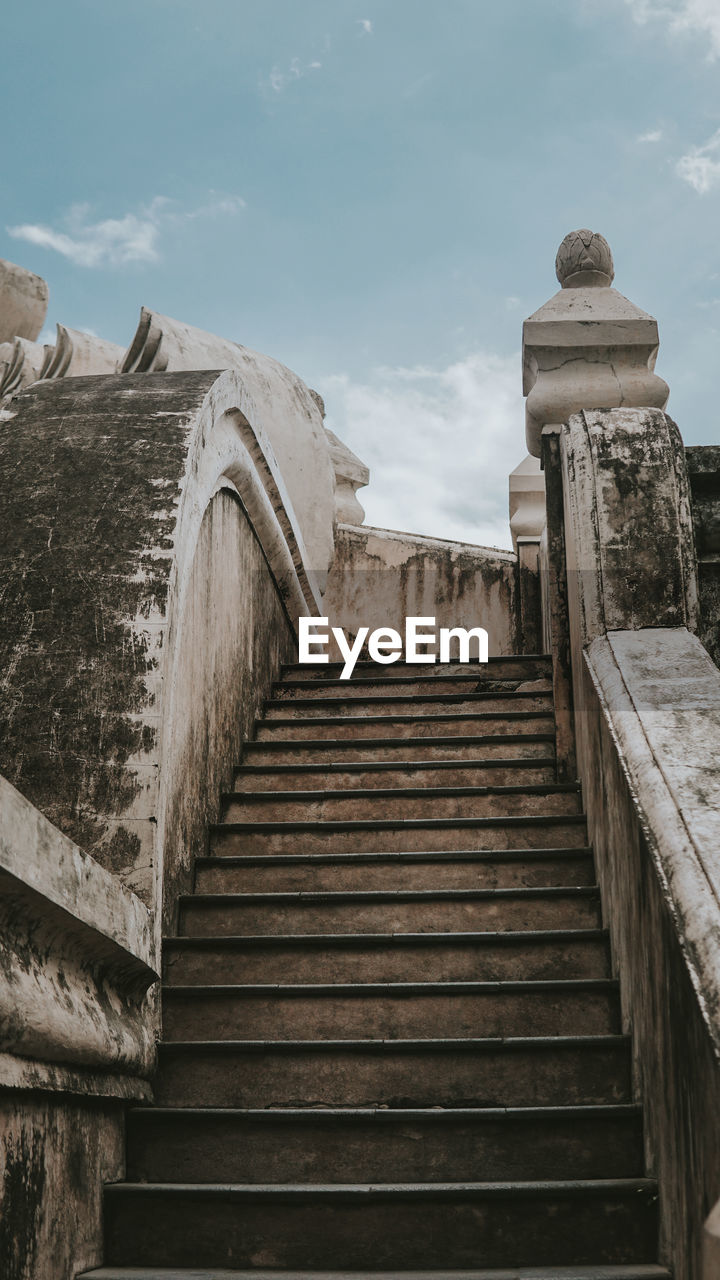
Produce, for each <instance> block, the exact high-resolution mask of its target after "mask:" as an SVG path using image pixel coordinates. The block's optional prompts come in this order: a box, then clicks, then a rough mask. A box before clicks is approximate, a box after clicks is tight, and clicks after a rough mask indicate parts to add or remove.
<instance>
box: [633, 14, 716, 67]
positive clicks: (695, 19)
mask: <svg viewBox="0 0 720 1280" xmlns="http://www.w3.org/2000/svg"><path fill="white" fill-rule="evenodd" d="M625 3H626V4H627V5H628V6H629V8H630V9H631V11H632V14H633V17H634V18H635V21H636V22H639V23H646V22H650V21H652V20H655V19H660V20H662V21H664V22H665V23H666V24H667V26H668V29H669V31H670V33H671V34H672V35H675V34H682V33H684V32H690V33H691V34H694V35H699V36H704V37H706V38H707V39H708V40H709V48H708V57H709V58H710V59H714V58H718V57H720V0H669V2H668V3H664V2H663V0H625Z"/></svg>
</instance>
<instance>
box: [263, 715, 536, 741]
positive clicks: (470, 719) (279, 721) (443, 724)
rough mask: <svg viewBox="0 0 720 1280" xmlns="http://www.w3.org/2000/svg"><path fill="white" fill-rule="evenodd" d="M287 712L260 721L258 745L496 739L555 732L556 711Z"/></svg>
mask: <svg viewBox="0 0 720 1280" xmlns="http://www.w3.org/2000/svg"><path fill="white" fill-rule="evenodd" d="M287 710H288V709H287V708H286V709H285V714H284V715H282V716H280V715H278V716H276V717H275V718H274V719H267V718H265V719H262V720H259V721H258V723H257V726H256V733H255V738H256V741H257V742H269V741H280V742H298V741H305V740H315V741H324V740H327V739H335V738H350V739H351V740H353V741H354V740H356V739H358V738H378V737H384V738H437V737H468V736H472V735H473V734H475V735H477V734H485V735H487V736H493V735H497V734H508V733H510V732H512V733H514V734H517V735H522V734H523V733H552V732H554V729H555V721H554V718H553V714H552V712H551V711H465V712H454V711H446V712H432V714H431V713H430V712H429V711H427V712H425V713H424V714H423V713H420V711H419V710H418V713H416V714H414V715H413V714H408V715H401V714H400V713H399V712H393V713H392V714H388V715H377V714H374V715H366V716H349V715H335V716H333V715H320V714H318V715H315V716H299V715H288V714H287Z"/></svg>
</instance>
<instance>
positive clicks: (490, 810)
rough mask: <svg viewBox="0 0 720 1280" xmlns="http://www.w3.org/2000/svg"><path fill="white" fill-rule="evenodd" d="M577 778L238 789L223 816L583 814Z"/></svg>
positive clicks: (329, 818) (244, 819)
mask: <svg viewBox="0 0 720 1280" xmlns="http://www.w3.org/2000/svg"><path fill="white" fill-rule="evenodd" d="M581 808H582V798H581V795H580V788H579V786H577V785H576V784H575V783H544V784H541V785H540V786H515V787H443V786H440V787H430V786H427V787H395V788H392V789H387V788H382V789H380V788H360V787H355V788H353V789H351V790H347V791H335V790H331V791H327V790H324V789H316V790H308V791H282V790H278V791H272V792H268V791H244V792H242V791H240V792H238V791H235V792H228V793H226V794H225V795H224V796H223V821H224V822H230V823H238V824H239V823H254V822H343V821H347V820H348V819H351V820H354V819H357V820H359V821H361V822H362V821H367V820H372V819H374V818H385V819H388V820H389V819H391V818H395V819H398V820H404V819H405V818H473V817H474V818H488V817H496V818H497V817H523V816H530V815H533V814H536V813H541V814H545V815H550V814H567V813H580V811H581Z"/></svg>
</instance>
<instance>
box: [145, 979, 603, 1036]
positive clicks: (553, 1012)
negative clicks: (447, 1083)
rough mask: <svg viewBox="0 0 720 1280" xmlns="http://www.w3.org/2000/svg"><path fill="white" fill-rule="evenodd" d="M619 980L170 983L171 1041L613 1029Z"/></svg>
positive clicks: (167, 1023) (167, 1028) (166, 1013)
mask: <svg viewBox="0 0 720 1280" xmlns="http://www.w3.org/2000/svg"><path fill="white" fill-rule="evenodd" d="M619 1031H620V1014H619V1005H618V992H617V984H616V983H615V982H613V981H612V980H609V979H606V978H585V979H578V980H568V981H552V982H548V981H545V982H459V983H449V982H445V983H443V982H427V983H422V982H408V983H370V984H362V983H348V984H340V983H334V984H333V983H328V984H322V985H320V984H318V985H302V984H295V985H280V984H278V985H272V984H265V983H263V984H261V985H258V986H184V987H180V986H166V987H164V988H163V1034H164V1036H165V1038H166V1039H169V1040H238V1039H242V1038H244V1037H247V1039H249V1040H259V1039H264V1038H266V1037H268V1036H273V1038H274V1039H278V1040H295V1039H297V1038H298V1037H299V1036H306V1037H309V1038H312V1039H314V1040H337V1039H338V1038H339V1037H342V1038H343V1039H345V1038H347V1039H393V1038H397V1039H415V1038H418V1037H422V1036H427V1035H428V1033H429V1032H432V1033H433V1035H434V1036H440V1037H449V1038H451V1039H458V1038H462V1037H463V1036H472V1037H483V1038H486V1037H488V1036H501V1037H504V1036H562V1035H570V1034H571V1033H572V1034H576V1035H617V1034H618V1032H619Z"/></svg>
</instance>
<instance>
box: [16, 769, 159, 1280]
mask: <svg viewBox="0 0 720 1280" xmlns="http://www.w3.org/2000/svg"><path fill="white" fill-rule="evenodd" d="M0 887H1V889H2V892H1V893H0V952H1V953H2V965H0V1095H1V1099H0V1148H1V1150H2V1166H3V1170H4V1179H3V1188H2V1213H0V1258H2V1259H3V1275H4V1276H6V1277H8V1280H19V1278H22V1280H30V1278H31V1277H32V1278H33V1280H35V1278H36V1277H37V1278H38V1280H39V1277H48V1280H56V1278H58V1280H59V1278H60V1277H62V1278H63V1280H65V1277H71V1276H74V1275H75V1273H76V1270H82V1269H84V1268H85V1267H87V1266H91V1265H93V1264H95V1263H97V1261H98V1260H99V1256H100V1255H99V1223H100V1221H101V1208H102V1206H101V1194H102V1184H103V1182H104V1181H113V1180H116V1179H117V1178H120V1177H122V1176H123V1172H124V1118H123V1104H124V1103H126V1102H127V1101H129V1100H133V1101H136V1102H137V1101H138V1100H145V1099H148V1098H150V1097H151V1093H150V1077H151V1076H152V1072H153V1070H154V1067H155V1036H154V1025H155V1018H154V1005H155V999H156V997H155V992H154V990H153V984H154V983H155V982H156V980H157V972H156V968H157V965H158V961H157V958H156V947H155V943H154V936H153V926H152V920H151V917H150V913H149V912H148V910H147V908H146V907H145V906H144V905H143V903H142V902H140V900H139V899H138V898H136V897H135V896H134V895H133V894H131V893H128V892H127V891H126V890H125V889H123V887H122V885H121V884H120V882H119V881H118V880H117V879H116V878H115V876H113V875H111V874H110V873H109V872H107V871H105V870H104V869H103V868H102V867H101V866H99V865H98V863H97V862H95V861H94V860H93V859H92V858H90V857H88V855H87V854H85V853H83V852H82V851H81V850H80V849H78V847H77V846H76V845H74V844H73V843H72V841H71V840H68V838H67V837H66V836H64V835H63V834H62V833H61V832H60V831H58V830H57V828H56V827H54V826H53V825H52V824H51V823H50V822H48V820H47V818H44V817H43V815H42V814H41V813H39V812H38V810H37V809H35V808H34V806H33V805H31V804H30V803H29V802H28V801H27V800H26V799H25V798H24V797H23V796H22V795H20V793H19V792H18V791H16V790H15V788H14V787H11V786H10V784H9V783H8V782H6V781H5V779H4V778H0ZM59 1223H60V1224H61V1226H62V1230H60V1231H59V1230H58V1224H59Z"/></svg>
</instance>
